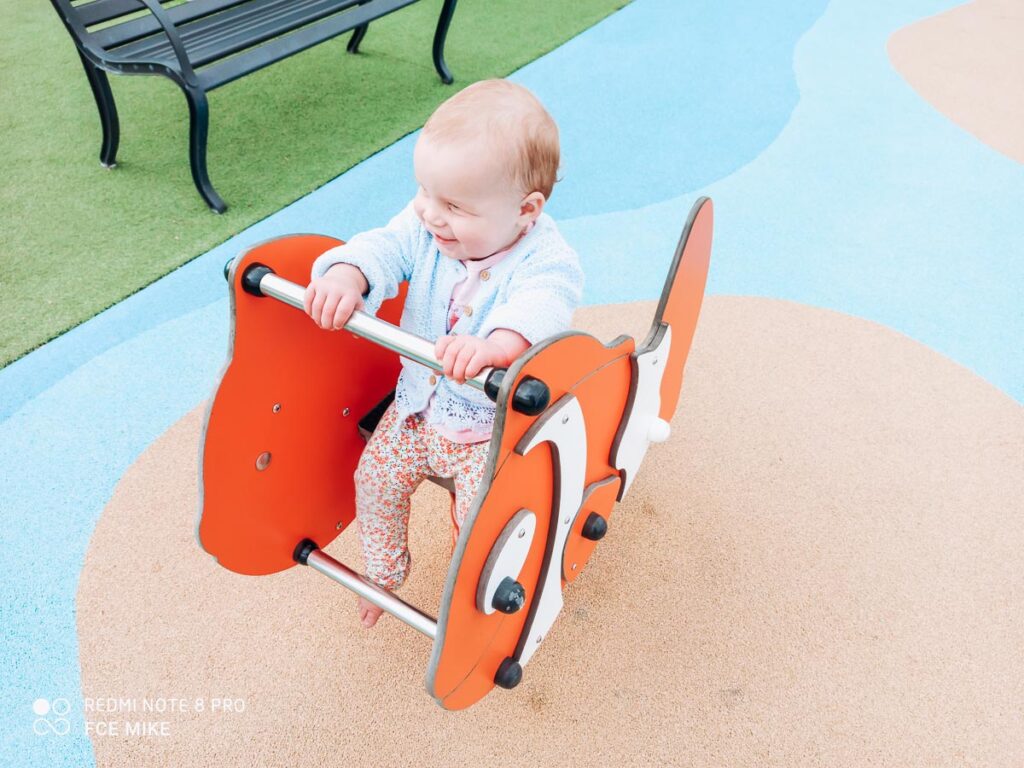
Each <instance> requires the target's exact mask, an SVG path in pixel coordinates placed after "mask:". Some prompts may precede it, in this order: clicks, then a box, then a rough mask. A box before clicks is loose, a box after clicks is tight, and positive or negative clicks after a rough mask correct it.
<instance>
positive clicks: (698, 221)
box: [655, 198, 714, 421]
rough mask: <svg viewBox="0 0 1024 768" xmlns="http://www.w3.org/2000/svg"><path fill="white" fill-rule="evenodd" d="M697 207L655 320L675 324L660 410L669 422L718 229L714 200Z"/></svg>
mask: <svg viewBox="0 0 1024 768" xmlns="http://www.w3.org/2000/svg"><path fill="white" fill-rule="evenodd" d="M695 208H696V213H695V214H693V219H692V221H691V222H690V227H689V236H688V237H687V235H686V233H685V231H684V235H683V237H684V238H685V244H684V245H683V252H682V255H681V256H680V258H679V262H678V268H677V269H676V270H675V274H674V275H671V274H670V275H669V279H670V280H671V281H672V285H671V286H666V290H667V291H668V295H667V298H665V297H663V306H662V307H661V309H662V311H661V316H660V318H656V319H655V323H657V322H658V321H659V320H660V321H661V322H664V323H668V325H670V326H671V327H672V349H671V351H670V352H669V361H668V364H667V365H666V367H665V375H664V377H663V378H662V380H661V408H660V410H659V412H658V415H659V416H660V417H661V418H662V419H664V420H665V421H671V420H672V417H673V416H674V415H675V412H676V405H677V404H678V403H679V392H680V390H681V388H682V386H683V368H684V367H685V366H686V358H687V357H688V356H689V354H690V345H691V344H692V343H693V333H694V331H695V330H696V328H697V317H698V315H700V306H701V303H702V301H703V299H704V286H705V283H707V279H708V266H709V262H710V260H711V233H712V229H713V228H714V211H713V208H712V205H711V200H709V199H707V198H705V199H704V200H703V201H701V202H698V204H697V205H696V206H695Z"/></svg>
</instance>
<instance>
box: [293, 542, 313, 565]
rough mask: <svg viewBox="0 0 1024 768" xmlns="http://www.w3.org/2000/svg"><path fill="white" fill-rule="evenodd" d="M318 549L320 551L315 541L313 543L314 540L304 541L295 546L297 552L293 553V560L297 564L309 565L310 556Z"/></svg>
mask: <svg viewBox="0 0 1024 768" xmlns="http://www.w3.org/2000/svg"><path fill="white" fill-rule="evenodd" d="M318 549H320V547H318V546H317V545H316V542H315V541H313V540H312V539H303V540H302V541H300V542H299V543H298V544H296V545H295V551H294V552H292V559H293V560H294V561H295V562H297V563H301V564H302V565H307V564H308V563H307V561H308V560H309V556H310V555H311V554H313V552H314V551H315V550H318Z"/></svg>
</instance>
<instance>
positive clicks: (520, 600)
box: [491, 576, 526, 613]
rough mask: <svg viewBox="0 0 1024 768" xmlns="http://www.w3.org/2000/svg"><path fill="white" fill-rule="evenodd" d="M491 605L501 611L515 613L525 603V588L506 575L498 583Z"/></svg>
mask: <svg viewBox="0 0 1024 768" xmlns="http://www.w3.org/2000/svg"><path fill="white" fill-rule="evenodd" d="M491 605H492V606H494V608H495V609H496V610H499V611H501V612H502V613H515V612H516V611H518V610H519V609H520V608H522V607H523V606H524V605H526V590H525V589H523V585H522V584H520V583H519V582H518V581H516V580H514V579H513V578H512V577H511V576H506V577H505V578H504V579H502V580H501V584H499V585H498V589H497V590H496V591H495V593H494V597H493V598H492V599H491Z"/></svg>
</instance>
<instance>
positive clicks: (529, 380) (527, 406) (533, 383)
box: [484, 368, 551, 416]
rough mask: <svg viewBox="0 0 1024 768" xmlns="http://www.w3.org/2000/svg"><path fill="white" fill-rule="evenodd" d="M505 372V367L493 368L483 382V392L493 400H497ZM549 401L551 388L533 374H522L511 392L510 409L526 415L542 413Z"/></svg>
mask: <svg viewBox="0 0 1024 768" xmlns="http://www.w3.org/2000/svg"><path fill="white" fill-rule="evenodd" d="M506 373H508V371H507V369H505V368H495V369H494V370H492V371H491V372H490V373H489V374H488V375H487V381H485V382H484V393H485V394H486V395H487V396H488V397H489V398H491V400H493V401H495V402H497V400H498V390H499V389H500V388H501V382H503V381H504V380H505V374H506ZM550 402H551V390H549V389H548V385H547V384H545V383H544V382H543V381H541V380H540V379H535V378H533V376H524V377H523V379H522V381H520V382H519V386H517V387H516V391H515V392H514V393H513V394H512V410H513V411H515V412H516V413H523V414H526V415H527V416H536V415H537V414H539V413H543V412H544V409H545V408H547V407H548V404H549V403H550Z"/></svg>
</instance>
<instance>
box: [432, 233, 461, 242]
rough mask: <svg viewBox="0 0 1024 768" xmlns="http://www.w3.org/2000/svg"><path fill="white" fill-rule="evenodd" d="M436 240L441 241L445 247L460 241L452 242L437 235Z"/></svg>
mask: <svg viewBox="0 0 1024 768" xmlns="http://www.w3.org/2000/svg"><path fill="white" fill-rule="evenodd" d="M434 239H435V240H440V241H441V242H442V243H444V244H445V245H452V244H453V243H457V242H458V240H452V239H451V238H448V237H441V236H440V235H436V234H435V235H434Z"/></svg>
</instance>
